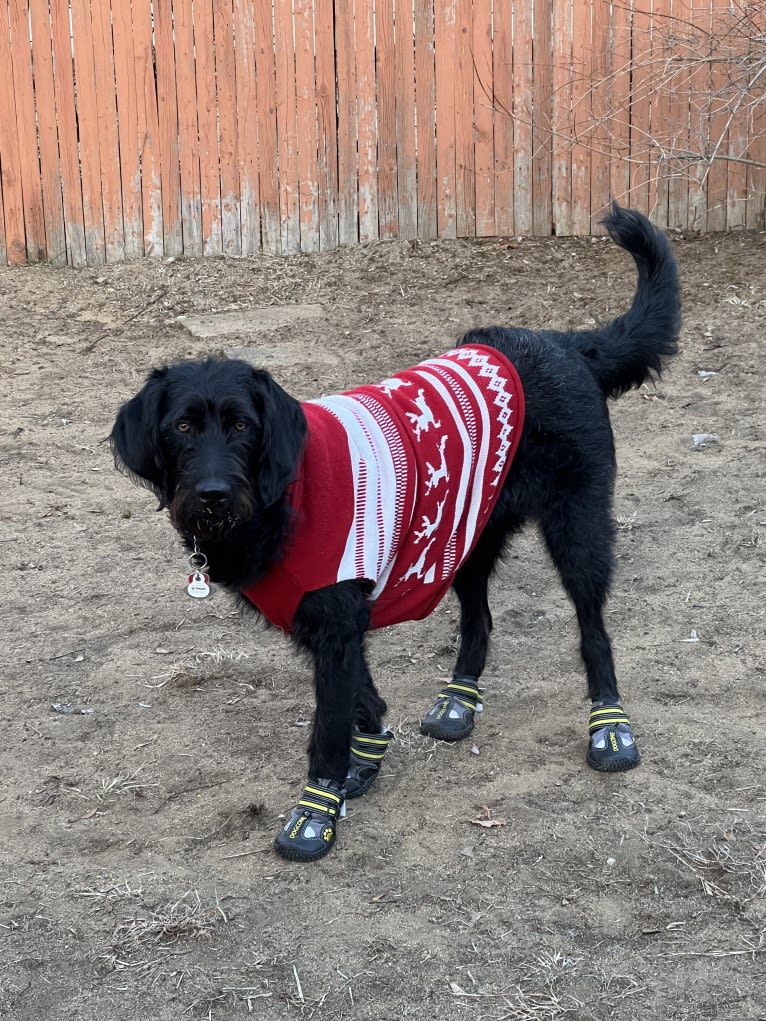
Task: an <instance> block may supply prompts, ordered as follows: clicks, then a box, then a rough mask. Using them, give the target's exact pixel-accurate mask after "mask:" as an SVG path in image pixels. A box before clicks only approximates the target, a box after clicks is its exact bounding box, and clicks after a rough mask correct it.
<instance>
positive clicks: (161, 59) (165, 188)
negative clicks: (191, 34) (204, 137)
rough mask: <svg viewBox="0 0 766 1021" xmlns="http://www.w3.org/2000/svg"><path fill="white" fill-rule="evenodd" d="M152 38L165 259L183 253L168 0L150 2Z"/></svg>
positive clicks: (171, 14) (172, 44)
mask: <svg viewBox="0 0 766 1021" xmlns="http://www.w3.org/2000/svg"><path fill="white" fill-rule="evenodd" d="M97 6H101V5H100V4H97ZM154 35H155V59H156V67H157V160H158V163H159V172H160V190H161V194H162V214H161V215H162V250H163V253H164V254H165V255H171V256H177V255H181V253H182V252H183V229H182V222H181V173H180V166H179V162H178V161H179V147H180V145H179V143H180V129H179V119H178V92H177V89H176V54H175V32H174V30H173V10H172V7H171V0H154Z"/></svg>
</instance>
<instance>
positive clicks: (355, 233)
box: [335, 2, 359, 245]
mask: <svg viewBox="0 0 766 1021" xmlns="http://www.w3.org/2000/svg"><path fill="white" fill-rule="evenodd" d="M335 47H336V55H337V81H338V241H339V242H340V244H342V245H353V244H356V242H357V241H358V240H359V204H358V178H357V125H356V115H357V97H356V47H355V43H354V5H353V4H350V3H344V2H339V3H337V5H336V7H335Z"/></svg>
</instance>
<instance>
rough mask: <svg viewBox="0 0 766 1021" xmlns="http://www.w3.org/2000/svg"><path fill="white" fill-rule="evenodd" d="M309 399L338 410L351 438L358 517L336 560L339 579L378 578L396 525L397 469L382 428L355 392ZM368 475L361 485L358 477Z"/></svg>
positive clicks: (386, 560) (356, 516)
mask: <svg viewBox="0 0 766 1021" xmlns="http://www.w3.org/2000/svg"><path fill="white" fill-rule="evenodd" d="M311 403H312V404H317V405H319V406H320V407H322V408H324V409H325V411H329V412H330V414H332V415H334V416H335V418H337V419H338V421H339V422H340V424H341V425H342V426H343V429H344V430H345V433H346V437H347V439H348V450H349V457H350V460H351V470H352V473H353V484H354V494H355V499H354V519H353V521H352V524H351V528H350V530H349V533H348V537H347V539H346V548H345V549H344V551H343V556H342V558H341V561H340V564H339V566H338V580H339V581H341V580H343V579H344V578H354V577H356V578H358V577H365V578H369V579H370V580H371V581H375V582H377V580H378V578H379V577H380V576H381V574H382V573H383V571H384V569H385V568H386V567H387V566H388V564H389V560H390V559H391V551H392V546H393V538H394V532H395V528H396V503H395V494H396V489H397V481H396V472H395V468H394V462H393V458H392V456H391V450H390V447H389V445H388V443H387V442H386V437H385V435H384V430H383V429H382V428H381V425H380V424H379V423H378V421H377V420H376V417H375V416H374V415H373V414H372V413H371V412H370V411H369V410H368V409H367V408H365V407H364V406H363V405H362V404H361V403H360V402H359V401H358V400H356V399H355V398H353V397H348V396H344V395H342V394H339V395H337V396H333V397H323V398H321V399H320V400H317V401H312V402H311ZM365 475H366V479H364V481H365V486H364V488H363V489H362V487H360V485H359V481H360V478H361V477H362V476H365ZM360 572H361V573H360Z"/></svg>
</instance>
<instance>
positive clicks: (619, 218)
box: [575, 202, 681, 397]
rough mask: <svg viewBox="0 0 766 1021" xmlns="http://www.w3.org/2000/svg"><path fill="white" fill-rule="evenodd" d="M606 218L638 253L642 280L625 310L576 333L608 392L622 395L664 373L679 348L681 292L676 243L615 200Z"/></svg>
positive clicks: (616, 237) (617, 237)
mask: <svg viewBox="0 0 766 1021" xmlns="http://www.w3.org/2000/svg"><path fill="white" fill-rule="evenodd" d="M601 222H602V223H603V224H604V226H605V227H606V229H607V230H608V231H609V234H610V236H611V238H612V240H613V241H614V242H615V243H616V244H618V245H619V246H620V247H621V248H624V249H625V251H626V252H629V253H630V254H631V255H632V256H633V259H634V260H635V263H636V267H637V268H638V285H637V287H636V293H635V297H634V298H633V304H632V306H631V307H630V309H629V310H628V311H627V312H626V313H625V315H622V316H620V317H619V318H618V319H615V320H614V321H613V322H612V323H610V324H609V325H608V326H604V327H602V328H601V329H597V330H593V331H590V330H588V331H583V333H579V334H575V343H576V344H577V346H578V348H579V349H580V351H581V353H582V354H583V355H584V356H585V358H586V359H587V361H588V364H589V366H590V369H591V371H592V372H593V374H594V375H595V377H596V379H597V381H598V384H599V386H600V387H601V389H602V391H603V392H604V394H605V395H606V396H608V397H619V396H620V394H623V393H625V391H626V390H630V388H631V387H634V386H641V384H642V383H644V382H645V381H646V380H647V379H649V378H650V377H651V376H652V375H656V376H659V375H660V372H661V370H662V363H663V359H664V358H668V357H670V356H671V355H674V354H675V353H676V351H677V349H678V333H679V330H680V328H681V294H680V287H679V283H678V270H677V268H676V262H675V259H674V258H673V252H672V250H671V247H670V242H669V241H668V239H667V238H666V237H665V235H664V234H663V233H662V232H661V231H660V230H658V229H657V228H656V227H655V226H654V225H653V224H651V223H650V222H649V220H647V218H646V217H645V216H643V215H642V214H641V213H639V212H636V210H634V209H623V208H621V207H620V206H619V205H617V203H616V202H613V203H612V206H611V208H610V210H609V212H608V213H607V214H606V216H605V217H604V218H603V220H602V221H601Z"/></svg>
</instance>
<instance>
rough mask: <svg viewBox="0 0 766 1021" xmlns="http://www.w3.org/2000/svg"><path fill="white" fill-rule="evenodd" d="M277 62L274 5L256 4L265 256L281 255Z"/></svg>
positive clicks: (268, 2)
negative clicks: (270, 254)
mask: <svg viewBox="0 0 766 1021" xmlns="http://www.w3.org/2000/svg"><path fill="white" fill-rule="evenodd" d="M275 61H276V52H275V42H274V26H273V23H272V3H271V0H255V95H256V104H257V111H256V119H257V125H258V137H257V146H258V190H259V206H260V213H261V245H262V246H263V250H264V251H265V252H270V253H276V252H279V251H280V250H281V246H282V230H281V224H280V214H279V180H280V164H279V143H278V140H277V116H278V111H277V92H276V63H275ZM248 142H249V139H248Z"/></svg>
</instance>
